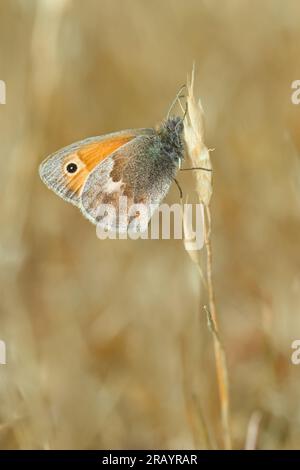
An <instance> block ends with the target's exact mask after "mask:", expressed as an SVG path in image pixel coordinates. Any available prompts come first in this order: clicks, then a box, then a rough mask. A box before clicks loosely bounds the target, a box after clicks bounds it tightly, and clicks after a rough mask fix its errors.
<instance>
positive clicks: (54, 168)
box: [39, 95, 184, 232]
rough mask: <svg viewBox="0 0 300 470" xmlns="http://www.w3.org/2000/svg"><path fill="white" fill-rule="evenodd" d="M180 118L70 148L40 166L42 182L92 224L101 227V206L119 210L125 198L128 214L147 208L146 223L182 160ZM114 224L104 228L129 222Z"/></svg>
mask: <svg viewBox="0 0 300 470" xmlns="http://www.w3.org/2000/svg"><path fill="white" fill-rule="evenodd" d="M176 99H178V95H177V97H176ZM174 102H175V100H174V101H173V103H172V106H173V104H174ZM172 106H171V108H172ZM169 113H170V111H169ZM169 113H168V115H169ZM183 119H184V118H181V117H179V116H176V117H167V119H166V120H165V121H163V122H162V123H161V124H160V125H159V126H158V128H157V129H152V128H151V129H129V130H124V131H121V132H115V133H112V134H106V135H104V136H100V137H90V138H87V139H84V140H81V141H79V142H76V143H74V144H71V145H69V146H68V147H65V148H63V149H61V150H59V151H57V152H55V153H54V154H52V155H50V156H49V157H48V158H47V159H46V160H45V161H44V162H43V163H42V164H41V165H40V169H39V172H40V176H41V179H42V180H43V182H44V183H45V184H46V185H47V186H48V187H49V188H50V189H52V190H53V191H54V192H56V193H57V194H58V195H59V196H61V197H62V198H63V199H65V200H66V201H69V202H71V203H72V204H74V205H75V206H77V207H79V209H80V210H81V211H82V213H83V215H84V216H85V217H87V218H88V219H89V220H90V221H91V222H92V223H94V224H101V223H102V222H103V216H100V215H99V207H100V206H101V205H104V204H105V205H108V204H111V205H113V206H114V207H115V209H116V211H120V210H123V209H122V208H121V207H120V198H121V197H126V198H127V208H126V210H127V211H130V207H131V206H133V205H135V204H144V205H146V206H147V207H150V208H151V209H150V210H149V211H148V216H147V221H146V222H147V224H148V222H149V220H150V218H151V216H152V214H153V212H154V210H155V208H156V207H157V206H158V205H159V203H160V202H161V200H162V199H163V198H164V197H165V195H166V194H167V192H168V191H169V188H170V186H171V184H172V182H173V181H174V180H175V176H176V173H177V171H178V169H179V168H180V164H181V161H182V160H183V158H184V150H183V140H182V133H183ZM175 181H176V180H175ZM119 220H120V218H117V219H116V220H115V222H114V226H113V227H112V226H111V225H110V226H109V229H113V230H114V231H116V232H125V231H127V230H128V228H129V225H130V223H131V222H132V217H131V218H130V217H127V218H126V219H125V220H126V223H125V224H124V223H123V224H122V225H121V224H120V222H119ZM122 220H123V221H124V218H123V219H122ZM103 223H104V222H103ZM104 224H105V223H104Z"/></svg>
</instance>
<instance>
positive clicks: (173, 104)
mask: <svg viewBox="0 0 300 470" xmlns="http://www.w3.org/2000/svg"><path fill="white" fill-rule="evenodd" d="M184 88H186V85H182V87H180V89H179V91H178V93H177V95H176V96H175V98H174V100H173V101H172V104H171V106H170V108H169V111H168V114H167V119H169V117H170V113H171V111H172V109H173V108H174V106H175V104H176V102H177V100H179V102H180V98H183V97H184V95H183V96H180V95H181V92H182V90H184Z"/></svg>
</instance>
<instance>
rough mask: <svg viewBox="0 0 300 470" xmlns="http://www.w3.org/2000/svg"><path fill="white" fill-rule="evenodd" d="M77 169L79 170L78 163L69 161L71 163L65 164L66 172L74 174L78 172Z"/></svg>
mask: <svg viewBox="0 0 300 470" xmlns="http://www.w3.org/2000/svg"><path fill="white" fill-rule="evenodd" d="M77 170H78V165H77V163H74V162H69V163H67V164H66V166H65V171H66V173H69V174H74V173H76V171H77Z"/></svg>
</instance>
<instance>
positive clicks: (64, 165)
mask: <svg viewBox="0 0 300 470" xmlns="http://www.w3.org/2000/svg"><path fill="white" fill-rule="evenodd" d="M151 133H153V130H152V129H129V130H125V131H121V132H114V133H112V134H107V135H104V136H98V137H90V138H87V139H84V140H81V141H79V142H75V143H74V144H71V145H69V146H67V147H64V148H62V149H61V150H58V151H57V152H55V153H53V154H52V155H50V156H49V157H48V158H47V159H46V160H44V161H43V162H42V163H41V165H40V168H39V173H40V177H41V179H42V181H43V182H44V183H45V184H46V186H48V188H50V189H52V190H53V191H54V192H55V193H56V194H58V195H59V196H60V197H62V198H63V199H65V200H66V201H68V202H71V203H72V204H74V205H76V206H77V207H80V205H81V192H82V188H83V186H84V184H85V182H86V180H87V178H88V176H89V175H90V173H91V172H92V171H93V169H94V168H95V167H96V166H97V165H98V164H99V163H100V162H102V161H105V159H106V158H107V157H108V156H109V155H110V154H112V153H113V152H114V151H115V150H116V149H119V148H122V147H123V146H126V145H128V143H130V142H131V141H132V140H134V139H135V138H136V137H137V136H139V135H149V134H151ZM70 164H71V165H73V167H72V166H70ZM74 168H76V171H72V172H69V171H68V169H71V170H74Z"/></svg>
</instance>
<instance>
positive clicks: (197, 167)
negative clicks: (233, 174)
mask: <svg viewBox="0 0 300 470" xmlns="http://www.w3.org/2000/svg"><path fill="white" fill-rule="evenodd" d="M191 170H204V171H212V168H203V167H202V166H196V167H193V168H180V171H191Z"/></svg>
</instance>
